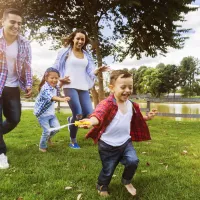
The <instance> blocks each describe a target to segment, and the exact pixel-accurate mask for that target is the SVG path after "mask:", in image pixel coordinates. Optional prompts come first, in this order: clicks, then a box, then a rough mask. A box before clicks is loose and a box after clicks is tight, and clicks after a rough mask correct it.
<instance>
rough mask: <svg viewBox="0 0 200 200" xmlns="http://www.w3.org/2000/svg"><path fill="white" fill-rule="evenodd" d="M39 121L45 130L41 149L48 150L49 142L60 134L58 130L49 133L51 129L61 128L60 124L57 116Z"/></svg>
mask: <svg viewBox="0 0 200 200" xmlns="http://www.w3.org/2000/svg"><path fill="white" fill-rule="evenodd" d="M38 121H39V123H40V126H41V127H42V129H43V131H42V136H41V139H40V148H41V149H46V148H47V140H48V139H50V138H51V137H53V136H54V135H55V134H56V133H57V132H58V130H57V131H52V132H49V129H50V128H54V127H58V126H60V123H59V121H58V119H57V117H56V116H55V115H50V116H45V117H39V118H38Z"/></svg>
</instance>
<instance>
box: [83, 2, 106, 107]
mask: <svg viewBox="0 0 200 200" xmlns="http://www.w3.org/2000/svg"><path fill="white" fill-rule="evenodd" d="M84 4H85V6H86V9H87V14H88V16H89V20H90V22H91V27H92V32H93V36H94V43H95V44H96V45H95V46H96V55H97V63H98V67H101V66H102V55H101V50H100V47H99V46H100V44H99V39H98V23H96V22H95V19H94V15H95V14H96V11H94V10H93V9H92V7H91V6H90V4H89V2H88V0H84ZM98 80H99V89H98V92H97V91H96V89H95V87H93V88H92V97H93V101H94V105H97V104H98V103H99V101H101V100H103V99H104V88H103V75H102V73H99V74H98ZM93 95H94V96H93Z"/></svg>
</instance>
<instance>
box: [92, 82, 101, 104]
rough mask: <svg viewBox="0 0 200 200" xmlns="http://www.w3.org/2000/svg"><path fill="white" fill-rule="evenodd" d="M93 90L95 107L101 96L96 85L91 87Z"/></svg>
mask: <svg viewBox="0 0 200 200" xmlns="http://www.w3.org/2000/svg"><path fill="white" fill-rule="evenodd" d="M91 92H92V100H93V103H94V107H96V106H97V105H98V103H99V97H98V92H97V91H96V89H95V86H93V87H92V88H91Z"/></svg>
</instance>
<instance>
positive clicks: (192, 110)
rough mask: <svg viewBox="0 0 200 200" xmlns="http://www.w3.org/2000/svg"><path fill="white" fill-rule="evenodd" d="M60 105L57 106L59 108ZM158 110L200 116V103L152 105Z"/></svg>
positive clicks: (29, 104) (25, 106) (30, 105)
mask: <svg viewBox="0 0 200 200" xmlns="http://www.w3.org/2000/svg"><path fill="white" fill-rule="evenodd" d="M57 105H58V104H55V107H57ZM139 105H140V107H141V108H146V106H147V104H146V103H139ZM61 106H65V107H66V108H61V111H62V112H64V113H70V112H71V111H70V109H69V107H68V104H67V103H61ZM33 107H34V102H22V109H23V110H26V109H33ZM152 108H156V109H157V110H158V112H162V113H180V114H200V104H198V103H190V104H189V103H188V104H180V103H151V109H152ZM175 119H176V120H182V118H180V117H177V118H175ZM187 120H199V119H188V118H187Z"/></svg>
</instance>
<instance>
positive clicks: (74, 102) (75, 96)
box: [64, 88, 93, 140]
mask: <svg viewBox="0 0 200 200" xmlns="http://www.w3.org/2000/svg"><path fill="white" fill-rule="evenodd" d="M64 93H65V96H68V97H70V98H71V99H70V101H69V102H68V104H69V107H70V109H71V111H72V118H71V123H74V122H75V121H76V120H80V119H82V118H85V117H87V116H88V115H90V114H91V113H92V111H93V108H92V102H91V99H90V95H89V92H88V91H87V90H77V89H74V88H64ZM69 130H70V137H71V139H72V140H73V139H75V138H76V134H77V131H78V127H77V126H74V125H71V126H69Z"/></svg>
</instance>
